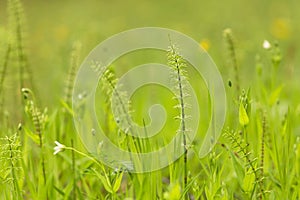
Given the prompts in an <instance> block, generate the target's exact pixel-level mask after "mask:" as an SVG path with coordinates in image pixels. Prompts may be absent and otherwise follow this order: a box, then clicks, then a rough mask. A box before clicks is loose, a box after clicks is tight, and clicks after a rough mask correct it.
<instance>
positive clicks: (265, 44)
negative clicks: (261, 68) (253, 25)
mask: <svg viewBox="0 0 300 200" xmlns="http://www.w3.org/2000/svg"><path fill="white" fill-rule="evenodd" d="M263 48H264V49H270V48H271V44H270V42H269V41H268V40H264V42H263Z"/></svg>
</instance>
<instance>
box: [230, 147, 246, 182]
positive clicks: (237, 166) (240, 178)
mask: <svg viewBox="0 0 300 200" xmlns="http://www.w3.org/2000/svg"><path fill="white" fill-rule="evenodd" d="M229 152H230V155H231V158H232V164H233V168H234V170H235V173H236V175H237V177H238V181H239V183H240V185H242V183H243V180H244V177H245V171H244V167H243V166H242V164H241V163H240V162H239V161H238V159H237V158H236V156H235V155H234V153H232V151H229Z"/></svg>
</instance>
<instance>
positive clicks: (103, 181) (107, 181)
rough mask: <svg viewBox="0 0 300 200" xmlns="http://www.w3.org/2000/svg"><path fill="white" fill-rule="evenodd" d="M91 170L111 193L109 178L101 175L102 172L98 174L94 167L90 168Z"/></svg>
mask: <svg viewBox="0 0 300 200" xmlns="http://www.w3.org/2000/svg"><path fill="white" fill-rule="evenodd" d="M92 171H93V172H94V173H95V174H96V176H97V177H98V178H99V179H100V181H101V182H102V184H103V186H104V188H105V190H106V191H107V192H109V193H111V194H113V193H114V192H113V190H112V186H111V183H110V181H109V179H108V178H107V177H105V176H103V175H102V174H100V173H99V172H97V171H96V170H95V169H92Z"/></svg>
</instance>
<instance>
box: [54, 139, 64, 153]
mask: <svg viewBox="0 0 300 200" xmlns="http://www.w3.org/2000/svg"><path fill="white" fill-rule="evenodd" d="M54 143H55V144H56V146H55V147H54V148H53V149H54V153H53V155H56V154H58V153H59V152H60V151H63V150H64V149H65V148H66V146H65V145H63V144H61V143H59V142H57V141H55V142H54Z"/></svg>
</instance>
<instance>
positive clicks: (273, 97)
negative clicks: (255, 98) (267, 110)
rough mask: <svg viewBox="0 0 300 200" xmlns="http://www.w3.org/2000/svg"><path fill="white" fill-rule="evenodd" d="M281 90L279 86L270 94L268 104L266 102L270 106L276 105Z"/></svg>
mask: <svg viewBox="0 0 300 200" xmlns="http://www.w3.org/2000/svg"><path fill="white" fill-rule="evenodd" d="M282 88H283V86H282V85H281V86H279V87H278V88H276V89H275V90H274V91H273V92H272V93H271V95H270V97H269V102H268V103H269V105H270V106H273V105H274V104H275V103H276V101H277V100H278V98H279V96H280V93H281V90H282Z"/></svg>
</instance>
